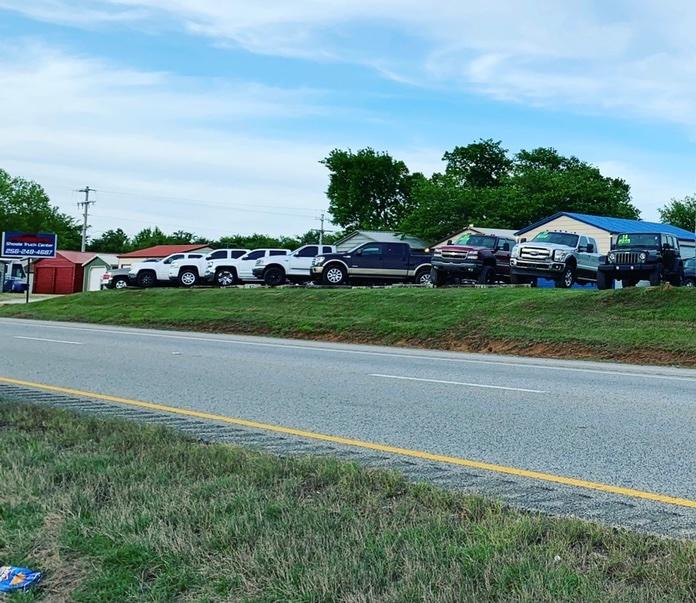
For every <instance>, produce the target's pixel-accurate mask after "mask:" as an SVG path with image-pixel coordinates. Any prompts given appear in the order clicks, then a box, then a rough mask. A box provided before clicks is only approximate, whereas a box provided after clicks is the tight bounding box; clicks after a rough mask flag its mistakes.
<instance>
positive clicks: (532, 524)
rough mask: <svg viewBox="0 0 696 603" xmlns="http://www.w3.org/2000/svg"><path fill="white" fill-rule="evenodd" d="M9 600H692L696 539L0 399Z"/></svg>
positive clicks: (3, 550) (2, 548) (1, 548)
mask: <svg viewBox="0 0 696 603" xmlns="http://www.w3.org/2000/svg"><path fill="white" fill-rule="evenodd" d="M0 434H1V435H2V437H0V458H2V459H3V460H2V463H0V483H2V490H1V491H0V559H2V562H3V563H11V564H15V565H26V566H28V567H30V568H35V569H39V570H42V571H44V572H46V577H45V580H44V582H43V584H42V587H41V588H40V589H36V590H34V591H32V592H30V593H27V594H23V595H17V596H14V597H12V598H11V601H13V603H15V602H16V601H80V602H85V603H102V602H104V603H105V602H118V603H128V602H152V601H160V602H170V601H181V602H187V601H196V602H213V601H249V602H252V601H253V602H271V601H298V602H300V601H301V602H315V601H316V602H323V601H330V602H333V601H336V602H339V601H345V602H363V601H385V602H394V603H397V602H398V603H408V602H411V601H412V602H420V601H429V602H430V601H432V602H445V601H448V602H449V601H451V602H467V601H471V602H485V601H516V602H530V603H531V602H534V603H538V602H544V601H553V602H557V601H583V602H595V601H596V602H607V601H627V602H628V601H630V602H635V601H645V602H646V603H647V602H651V603H652V602H658V601H674V602H680V603H682V602H685V601H693V600H696V544H694V543H685V542H678V541H671V540H665V539H659V538H656V537H651V536H646V535H641V534H636V533H631V532H626V531H621V530H615V529H611V528H605V527H601V526H599V525H595V524H590V523H583V522H580V521H575V520H562V519H554V518H549V517H545V516H538V515H532V514H525V513H521V512H517V511H513V510H510V509H507V508H505V507H502V506H500V505H498V504H496V503H493V502H488V501H485V500H482V499H479V498H474V497H468V496H464V495H460V494H457V493H452V492H445V491H442V490H439V489H437V488H434V487H430V486H426V485H411V484H409V483H407V482H406V481H404V480H403V479H402V478H401V477H399V476H398V475H397V474H395V473H388V472H383V471H376V470H366V469H361V468H359V467H357V466H356V465H354V464H348V463H343V462H338V461H335V460H330V459H311V458H298V459H287V458H277V457H272V456H269V455H264V454H259V453H255V452H251V451H249V450H244V449H239V448H232V447H228V446H224V445H204V444H201V443H198V442H195V441H192V440H189V439H186V438H184V437H182V436H180V435H177V434H175V433H173V432H171V431H168V430H165V429H163V428H154V427H149V426H142V425H138V424H135V423H126V422H121V421H115V420H112V421H101V420H97V419H94V418H87V417H84V416H78V415H74V414H68V413H65V412H60V411H56V410H51V409H46V408H39V407H32V406H22V405H16V404H11V403H0Z"/></svg>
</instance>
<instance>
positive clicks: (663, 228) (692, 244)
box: [515, 211, 696, 257]
mask: <svg viewBox="0 0 696 603" xmlns="http://www.w3.org/2000/svg"><path fill="white" fill-rule="evenodd" d="M544 230H562V231H565V232H574V233H577V234H586V235H589V236H591V237H594V238H595V239H596V241H597V244H598V245H599V251H600V253H607V252H608V251H609V249H610V246H611V238H612V236H613V235H617V234H619V233H621V232H660V233H665V234H671V235H674V236H675V237H676V238H677V239H679V244H680V246H681V248H682V254H683V255H684V256H685V257H693V256H694V254H695V253H696V234H694V233H693V232H689V231H688V230H684V229H683V228H678V227H676V226H672V225H671V224H660V223H658V222H644V221H643V220H627V219H626V218H611V217H607V216H593V215H590V214H578V213H574V212H567V211H561V212H558V213H556V214H554V215H553V216H549V217H548V218H544V219H543V220H539V221H538V222H535V223H534V224H530V225H529V226H527V227H525V228H523V229H522V230H518V231H517V232H516V233H515V236H517V237H525V238H527V239H531V238H533V237H534V236H536V235H537V234H538V233H539V232H542V231H544Z"/></svg>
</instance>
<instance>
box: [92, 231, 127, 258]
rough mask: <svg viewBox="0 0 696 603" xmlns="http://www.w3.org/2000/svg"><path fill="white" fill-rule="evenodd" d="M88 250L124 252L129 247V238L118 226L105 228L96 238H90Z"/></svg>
mask: <svg viewBox="0 0 696 603" xmlns="http://www.w3.org/2000/svg"><path fill="white" fill-rule="evenodd" d="M87 248H88V249H89V251H101V252H103V253H124V252H125V251H127V250H128V249H130V239H129V238H128V235H127V234H126V233H125V232H123V230H121V229H120V228H117V229H116V230H107V231H106V232H104V233H103V234H102V235H101V236H99V237H97V238H96V239H92V241H91V242H90V244H89V246H88V247H87Z"/></svg>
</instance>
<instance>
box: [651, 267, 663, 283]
mask: <svg viewBox="0 0 696 603" xmlns="http://www.w3.org/2000/svg"><path fill="white" fill-rule="evenodd" d="M661 284H662V270H655V271H654V272H651V273H650V286H651V287H659V286H660V285H661Z"/></svg>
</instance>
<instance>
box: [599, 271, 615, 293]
mask: <svg viewBox="0 0 696 603" xmlns="http://www.w3.org/2000/svg"><path fill="white" fill-rule="evenodd" d="M613 288H614V279H613V278H610V277H609V275H607V273H606V272H598V273H597V289H599V290H600V291H603V290H605V289H613Z"/></svg>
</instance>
